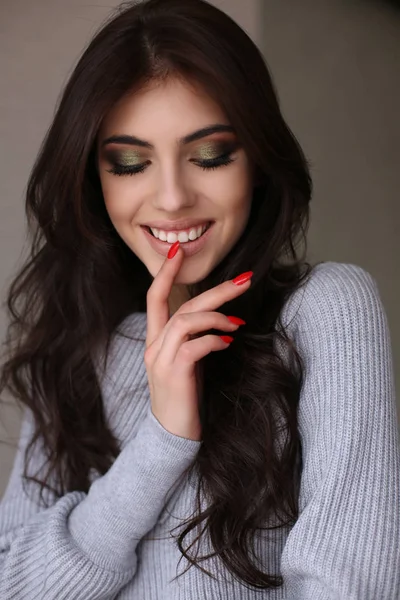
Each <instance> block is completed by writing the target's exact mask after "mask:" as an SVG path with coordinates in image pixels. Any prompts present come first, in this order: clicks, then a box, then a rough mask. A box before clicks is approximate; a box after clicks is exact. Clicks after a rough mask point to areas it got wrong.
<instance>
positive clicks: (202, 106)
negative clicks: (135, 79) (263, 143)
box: [99, 78, 229, 141]
mask: <svg viewBox="0 0 400 600" xmlns="http://www.w3.org/2000/svg"><path fill="white" fill-rule="evenodd" d="M214 123H223V124H229V121H228V119H227V118H226V116H225V114H224V111H223V110H222V108H221V107H220V105H219V104H218V103H217V102H216V101H215V100H214V99H213V98H211V96H210V95H208V94H207V93H206V91H205V90H203V89H202V88H201V87H200V86H199V85H197V84H194V83H189V82H186V81H182V80H181V79H175V78H174V79H168V80H166V81H163V82H157V83H154V82H151V83H150V84H148V85H146V86H145V87H143V88H141V89H140V90H138V91H135V92H132V93H130V94H127V95H126V96H124V97H123V98H121V99H120V100H119V101H118V102H117V103H116V104H115V105H114V107H113V108H112V110H111V111H110V112H109V113H108V115H107V116H106V117H105V119H104V120H103V123H102V126H101V129H100V136H99V137H101V138H102V137H107V136H109V135H113V134H116V133H132V134H134V135H136V136H137V137H143V138H144V139H146V140H149V141H151V139H156V138H159V137H160V136H167V137H169V136H171V135H172V136H173V137H174V138H176V137H181V136H184V135H186V134H188V133H191V132H193V131H196V130H197V129H200V128H202V127H206V126H208V125H211V124H214Z"/></svg>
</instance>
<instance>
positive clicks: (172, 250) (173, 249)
mask: <svg viewBox="0 0 400 600" xmlns="http://www.w3.org/2000/svg"><path fill="white" fill-rule="evenodd" d="M178 248H179V240H177V241H176V242H174V243H173V244H172V246H171V248H170V249H169V250H168V258H174V256H175V254H176V253H177V252H178Z"/></svg>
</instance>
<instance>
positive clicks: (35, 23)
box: [0, 0, 400, 496]
mask: <svg viewBox="0 0 400 600" xmlns="http://www.w3.org/2000/svg"><path fill="white" fill-rule="evenodd" d="M117 4H118V2H117V1H115V0H97V2H96V4H95V5H94V4H89V3H86V2H84V0H35V2H32V1H31V0H2V2H1V5H0V28H1V29H0V34H1V35H0V72H1V89H2V92H1V112H0V133H1V145H0V152H1V161H0V215H1V217H0V294H1V298H2V300H3V299H4V295H5V291H6V287H7V285H8V284H9V282H10V278H11V275H12V274H13V273H14V271H15V268H16V264H17V262H18V261H20V260H21V257H22V254H21V251H22V249H23V247H24V234H25V221H24V206H23V204H24V191H25V186H26V182H27V178H28V176H29V171H30V168H31V166H32V164H33V161H34V158H35V155H36V153H37V151H38V148H39V145H40V143H41V141H42V138H43V135H44V133H45V131H46V129H47V127H48V126H49V124H50V122H51V118H52V115H53V111H54V106H55V103H56V101H57V98H58V96H59V93H60V90H61V88H62V86H63V85H64V83H65V82H66V79H67V78H68V76H69V74H70V72H71V70H72V68H73V66H74V65H75V62H76V60H77V58H78V57H79V55H80V53H81V51H82V49H83V47H84V45H85V43H86V42H87V41H88V39H89V38H90V37H91V35H92V34H93V33H94V30H95V29H96V28H97V26H98V24H99V23H100V22H101V21H102V20H103V19H104V18H105V17H106V16H107V15H108V13H109V10H110V7H112V6H116V5H117ZM216 4H218V5H219V6H221V7H222V8H224V9H225V10H226V11H227V12H228V13H230V14H231V15H232V16H233V17H234V18H235V19H236V20H238V21H239V22H240V23H241V25H242V26H243V27H244V28H245V29H246V30H247V31H248V32H249V33H250V35H251V36H252V37H253V39H254V40H255V41H256V42H257V43H258V44H259V45H260V46H261V47H262V49H263V50H264V52H265V55H266V58H267V62H268V64H269V65H270V67H271V69H272V73H273V75H274V78H275V81H276V84H277V87H278V91H279V95H280V99H281V103H282V107H283V111H284V114H285V116H286V118H287V120H288V122H289V124H290V125H291V127H292V129H293V130H294V132H295V133H296V135H297V136H298V137H299V139H300V141H301V143H302V145H303V147H304V149H305V151H306V153H307V155H308V157H309V158H310V160H311V162H312V170H313V176H314V181H315V196H314V201H313V212H312V223H311V229H310V236H309V240H310V258H311V259H312V260H317V259H318V260H320V259H323V260H335V261H343V262H353V263H356V264H359V265H361V266H363V267H364V268H366V269H367V270H369V271H370V272H371V273H372V275H373V276H374V277H375V278H376V280H377V281H378V284H379V287H380V290H381V295H382V298H383V301H384V304H385V307H386V310H387V313H388V317H389V323H390V327H391V331H392V338H393V347H394V355H395V362H396V371H397V373H398V374H399V373H400V356H399V355H400V319H399V316H398V306H399V304H400V289H399V271H398V267H397V263H396V255H397V257H399V256H400V252H399V250H400V248H399V237H398V235H397V230H396V223H397V224H400V214H399V212H400V208H399V207H400V202H399V193H398V188H399V184H398V169H399V165H400V160H399V159H400V151H399V148H400V135H399V134H400V121H399V118H398V110H397V107H398V106H400V84H399V81H398V68H399V65H400V35H399V28H400V16H399V15H398V14H396V13H394V12H392V11H391V10H390V9H386V10H381V9H378V8H377V7H376V6H375V3H373V2H368V1H366V2H360V3H357V2H355V1H353V2H351V1H349V0H343V1H340V0H303V1H302V2H301V3H300V2H298V3H295V2H282V0H218V2H216ZM361 6H362V8H361ZM396 80H397V81H396ZM5 327H6V321H5V312H4V310H3V311H2V312H1V311H0V338H1V339H3V337H4V333H5ZM397 380H398V381H399V380H400V378H399V377H398V379H397ZM1 418H2V421H3V426H2V427H0V438H1V439H4V438H7V439H8V440H9V441H10V442H11V443H14V444H15V441H16V439H17V438H18V435H19V425H20V421H19V414H18V412H17V411H16V410H15V409H14V408H13V407H12V405H11V407H10V408H9V409H7V411H5V410H4V407H2V408H1ZM14 451H15V447H14V445H12V446H5V445H0V496H1V494H2V493H3V490H4V487H5V485H6V482H7V479H8V476H9V472H10V469H11V464H12V460H13V457H14Z"/></svg>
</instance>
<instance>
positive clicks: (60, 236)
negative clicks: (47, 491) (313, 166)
mask: <svg viewBox="0 0 400 600" xmlns="http://www.w3.org/2000/svg"><path fill="white" fill-rule="evenodd" d="M170 75H178V76H182V77H184V78H185V79H187V80H189V79H191V80H193V81H196V82H197V83H199V84H201V85H202V86H203V88H204V89H205V90H206V91H207V92H208V93H209V94H210V95H211V96H212V97H213V98H215V99H216V100H217V101H218V103H219V104H220V106H221V107H222V108H223V110H224V111H225V113H226V115H227V117H228V119H229V121H230V123H231V124H232V125H233V127H234V129H235V131H236V133H237V135H238V138H239V139H240V141H241V143H242V144H243V147H244V149H245V151H246V152H247V154H248V156H249V158H250V160H251V161H252V162H253V164H255V165H256V169H257V185H256V187H255V188H254V195H253V199H252V206H251V213H250V217H249V220H248V224H247V227H246V229H245V231H244V233H243V234H242V236H241V238H240V239H239V240H238V242H237V243H236V244H235V246H234V247H233V248H232V249H231V251H230V252H229V254H228V255H227V256H226V257H225V258H224V259H223V260H222V261H221V262H220V264H218V265H217V266H216V267H215V268H214V269H213V270H212V272H211V273H210V274H209V275H208V276H207V277H206V278H205V279H204V280H202V281H200V282H198V283H196V284H192V285H189V286H188V288H189V292H190V296H191V297H193V296H196V295H198V294H199V293H201V292H202V291H204V290H206V289H210V288H211V287H214V286H216V285H218V284H219V283H221V282H223V281H225V280H227V279H230V278H233V277H235V276H236V275H237V274H238V273H241V272H243V271H248V270H252V271H254V276H253V283H252V286H251V287H250V289H249V290H248V291H247V292H246V294H243V295H241V296H240V297H239V298H237V299H235V300H233V301H231V302H229V303H227V304H225V305H224V306H223V307H221V308H220V309H219V310H220V311H221V312H223V313H224V314H227V315H229V314H237V315H240V316H241V317H242V318H244V319H245V320H246V322H247V325H246V327H244V328H241V330H239V331H237V333H236V334H235V342H234V343H233V344H232V345H231V346H230V347H229V348H228V349H227V350H225V351H224V352H214V353H210V354H209V355H207V356H206V357H205V358H204V359H203V360H202V361H200V362H199V363H198V365H199V372H200V373H201V380H202V384H203V392H202V393H203V401H202V403H201V407H202V408H201V421H202V431H203V439H202V445H201V447H200V450H199V453H198V456H197V457H196V461H195V463H194V465H193V468H196V470H197V472H198V474H199V480H198V482H199V483H198V489H197V502H198V504H197V505H198V507H199V512H198V514H197V515H196V516H195V517H194V518H192V519H191V520H188V521H187V522H186V523H185V525H187V527H186V528H185V529H184V530H183V531H182V532H181V534H180V535H179V538H178V546H179V548H180V550H181V552H182V555H184V556H186V558H187V560H188V561H189V563H190V565H191V564H193V565H196V566H197V567H199V565H198V561H197V560H196V559H195V558H193V557H191V556H190V554H189V553H187V549H186V550H185V548H184V547H183V540H184V538H185V536H186V535H187V534H188V532H189V531H191V530H193V529H194V527H195V526H198V525H199V524H200V523H202V522H203V521H204V522H205V525H206V528H204V531H205V532H207V534H208V535H209V539H210V540H211V542H212V545H213V549H214V551H215V552H214V554H213V556H217V555H218V556H219V557H220V558H221V559H222V561H223V562H224V564H225V565H226V567H227V568H228V569H229V571H230V572H231V573H233V574H234V575H235V576H236V577H237V578H239V580H241V581H243V582H245V583H247V584H249V585H251V586H255V587H256V588H271V587H278V586H280V585H282V583H283V580H282V578H281V577H280V576H276V575H273V574H266V573H264V572H262V571H260V570H259V569H258V568H257V567H256V565H255V564H254V563H253V562H252V561H251V560H250V548H251V537H252V535H253V534H254V533H255V531H256V530H257V529H258V528H263V527H265V526H266V523H268V521H269V519H270V518H271V517H272V516H274V517H277V520H278V523H279V526H287V525H289V526H290V525H291V524H294V522H295V521H296V520H297V518H298V505H297V498H298V490H299V479H300V472H301V460H300V461H299V460H298V459H299V457H300V458H301V447H300V438H299V433H298V428H297V425H298V423H297V408H298V400H299V395H300V390H301V385H302V377H303V370H302V359H301V357H300V355H299V354H298V353H297V351H296V348H295V346H294V343H293V341H291V340H290V338H289V336H288V334H287V333H286V332H285V327H284V325H283V323H282V322H281V312H282V308H283V306H284V304H285V302H286V301H287V299H288V298H289V296H290V295H291V294H292V293H293V291H294V290H295V289H296V288H298V287H299V286H300V285H301V284H302V282H303V281H304V280H305V278H306V276H307V275H308V273H309V272H310V270H311V266H310V265H309V264H308V263H307V262H306V261H305V254H306V247H307V244H306V236H305V233H306V230H307V228H308V221H309V201H310V197H311V179H310V175H309V170H308V165H307V161H306V159H305V157H304V155H303V152H302V150H301V148H300V147H299V145H298V143H297V141H296V139H295V137H294V135H293V134H292V132H291V131H290V129H289V128H288V126H287V125H286V123H285V122H284V120H283V117H282V115H281V112H280V109H279V104H278V100H277V96H276V92H275V90H274V86H273V83H272V80H271V77H270V74H269V72H268V69H267V67H266V64H265V61H264V59H263V57H262V55H261V53H260V52H259V50H258V49H257V48H256V46H255V45H254V43H253V42H252V41H251V40H250V38H249V37H248V36H247V34H246V33H245V32H244V31H243V30H242V29H241V28H240V27H239V26H238V25H237V24H236V23H235V22H234V21H232V20H231V19H230V18H229V17H228V16H227V15H225V14H224V13H223V12H221V11H220V10H218V9H217V8H215V7H213V6H212V5H210V4H208V3H207V2H204V1H203V0H148V1H144V2H130V3H123V4H122V5H120V6H119V8H118V9H117V10H116V12H115V13H113V14H112V15H111V18H109V20H107V22H106V23H103V24H102V27H101V29H100V30H99V31H98V32H97V33H96V35H95V36H94V38H93V39H92V41H91V42H90V43H89V45H88V47H87V48H86V49H85V51H84V52H83V54H82V56H81V58H80V59H79V61H78V63H77V65H76V67H75V69H74V71H73V73H72V75H71V77H70V79H69V81H68V83H67V84H66V87H65V90H64V92H63V94H62V97H61V99H60V102H59V106H58V107H57V110H56V114H55V116H54V120H53V122H52V124H51V127H50V128H49V130H48V132H47V135H46V137H45V140H44V142H43V145H42V147H41V149H40V152H39V155H38V157H37V160H36V162H35V164H34V167H33V169H32V172H31V174H30V178H29V182H28V186H27V194H26V212H27V222H28V230H29V235H30V236H31V252H30V256H29V258H28V260H27V261H26V263H25V264H24V266H23V267H22V268H21V269H20V271H19V272H18V274H17V276H16V277H15V279H14V280H13V281H12V283H11V285H10V289H9V292H8V297H7V307H8V313H9V318H10V321H11V322H10V324H9V328H8V332H7V338H6V354H7V356H6V360H5V362H4V364H3V367H2V372H1V380H0V391H2V390H8V391H9V392H10V393H11V394H12V396H13V397H14V398H15V399H16V400H17V401H18V402H19V403H21V404H22V405H24V406H26V407H29V409H30V410H31V411H32V413H33V415H34V421H35V434H34V435H33V438H32V440H31V443H30V444H29V446H28V448H27V451H26V455H25V472H24V476H25V478H26V480H27V481H29V480H31V481H36V483H39V484H40V495H41V497H42V491H43V489H44V488H45V487H50V478H51V476H53V475H54V476H55V479H54V480H55V481H56V482H57V485H56V487H55V490H56V493H57V495H59V496H61V495H63V494H65V493H67V492H69V491H72V490H83V491H85V492H88V490H89V487H90V481H89V474H90V471H91V470H92V469H94V470H95V471H97V472H98V473H99V474H100V475H102V474H105V473H106V472H107V470H108V469H109V468H110V466H111V465H112V462H113V460H114V459H115V458H116V456H117V455H118V453H119V452H120V447H119V443H118V441H117V440H116V438H115V437H114V435H113V434H112V432H111V430H110V428H109V426H108V424H107V422H106V419H105V416H104V410H103V405H102V395H101V387H100V384H99V380H98V374H97V373H96V368H95V365H94V362H95V361H94V360H93V356H94V355H95V354H96V349H98V348H106V354H107V352H108V351H109V347H110V343H111V338H112V334H113V332H115V331H116V329H117V328H118V326H119V325H121V323H122V321H123V320H124V319H125V318H126V317H127V316H128V315H130V314H132V313H133V312H146V292H147V290H148V288H149V286H150V284H151V281H152V277H151V276H150V274H149V272H148V271H147V269H146V268H145V266H144V265H143V263H142V262H141V261H140V260H139V259H138V258H137V256H136V255H135V254H134V253H133V252H132V251H131V250H130V249H129V248H128V247H127V246H126V245H125V243H124V242H123V241H122V240H121V238H120V237H119V236H118V234H117V232H116V231H115V229H114V227H113V225H112V223H111V221H110V219H109V216H108V213H107V210H106V208H105V204H104V199H103V195H102V189H101V185H100V181H99V177H98V173H97V169H96V136H97V132H98V130H99V126H100V124H101V122H102V119H103V118H104V117H105V116H106V115H107V113H108V111H109V110H110V109H111V108H112V107H113V105H114V104H115V102H116V101H117V100H119V99H120V98H121V97H122V96H123V95H124V94H126V93H128V92H131V91H132V90H134V89H137V88H139V87H140V86H142V85H143V84H145V83H146V82H148V81H151V80H154V79H159V78H165V77H168V76H170ZM301 246H303V252H302V253H301V255H300V252H301V250H300V248H301ZM277 341H280V342H281V343H282V344H284V346H285V347H286V349H287V351H288V352H289V356H291V357H292V359H293V360H291V361H289V363H288V364H287V363H286V362H285V361H284V360H282V356H281V355H280V354H279V353H278V352H277V346H276V342H277ZM289 364H290V367H289V366H288V365H289ZM282 432H283V433H284V434H285V436H284V437H285V443H284V445H283V447H281V448H280V449H279V451H278V448H277V446H276V439H277V437H278V434H279V435H280V434H282ZM39 437H41V438H42V440H43V443H44V444H45V448H46V450H47V456H48V461H47V463H46V467H47V470H46V471H45V475H43V476H42V478H41V479H38V478H36V477H35V476H28V475H27V469H26V464H27V460H28V453H29V452H30V451H31V449H32V447H33V445H34V444H35V442H36V440H37V439H38V438H39ZM191 468H192V467H191ZM202 489H203V491H205V492H206V493H207V496H208V497H209V498H210V499H211V502H210V504H209V506H208V507H207V509H206V510H205V511H203V512H201V510H200V492H201V490H202ZM250 499H251V502H250ZM199 538H200V536H198V539H199ZM198 560H200V559H198ZM190 565H189V566H190ZM199 568H201V567H199Z"/></svg>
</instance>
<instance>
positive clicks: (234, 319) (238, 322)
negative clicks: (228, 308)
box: [227, 317, 246, 325]
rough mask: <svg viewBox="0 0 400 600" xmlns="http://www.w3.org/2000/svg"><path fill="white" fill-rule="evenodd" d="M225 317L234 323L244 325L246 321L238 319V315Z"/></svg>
mask: <svg viewBox="0 0 400 600" xmlns="http://www.w3.org/2000/svg"><path fill="white" fill-rule="evenodd" d="M227 319H229V320H230V322H231V323H234V324H235V325H246V321H243V319H239V317H227Z"/></svg>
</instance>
